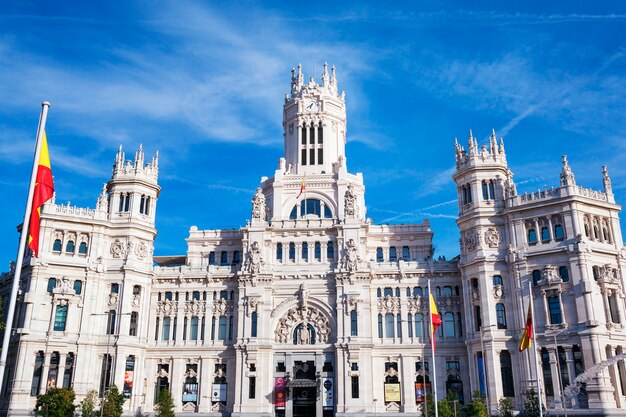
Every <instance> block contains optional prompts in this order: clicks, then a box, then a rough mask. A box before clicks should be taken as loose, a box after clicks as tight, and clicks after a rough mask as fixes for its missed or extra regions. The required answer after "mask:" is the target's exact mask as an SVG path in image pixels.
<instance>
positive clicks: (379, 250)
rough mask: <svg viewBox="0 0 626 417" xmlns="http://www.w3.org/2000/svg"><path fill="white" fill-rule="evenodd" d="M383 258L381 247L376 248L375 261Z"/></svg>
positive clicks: (381, 260)
mask: <svg viewBox="0 0 626 417" xmlns="http://www.w3.org/2000/svg"><path fill="white" fill-rule="evenodd" d="M384 260H385V258H383V248H380V247H379V248H376V262H383V261H384Z"/></svg>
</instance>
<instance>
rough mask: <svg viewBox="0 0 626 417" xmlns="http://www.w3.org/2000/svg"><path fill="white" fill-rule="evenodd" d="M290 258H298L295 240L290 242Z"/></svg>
mask: <svg viewBox="0 0 626 417" xmlns="http://www.w3.org/2000/svg"><path fill="white" fill-rule="evenodd" d="M289 260H290V261H295V260H296V244H295V243H293V242H291V243H289Z"/></svg>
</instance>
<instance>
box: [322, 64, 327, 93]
mask: <svg viewBox="0 0 626 417" xmlns="http://www.w3.org/2000/svg"><path fill="white" fill-rule="evenodd" d="M322 86H323V87H327V86H328V62H326V61H324V69H323V70H322Z"/></svg>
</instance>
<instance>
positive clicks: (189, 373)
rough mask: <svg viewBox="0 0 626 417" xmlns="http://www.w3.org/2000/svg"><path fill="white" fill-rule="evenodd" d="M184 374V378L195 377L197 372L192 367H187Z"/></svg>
mask: <svg viewBox="0 0 626 417" xmlns="http://www.w3.org/2000/svg"><path fill="white" fill-rule="evenodd" d="M184 376H185V378H197V377H198V373H197V372H196V371H195V370H194V369H193V368H192V367H189V368H187V372H185V375H184Z"/></svg>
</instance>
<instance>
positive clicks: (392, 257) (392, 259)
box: [389, 246, 398, 262]
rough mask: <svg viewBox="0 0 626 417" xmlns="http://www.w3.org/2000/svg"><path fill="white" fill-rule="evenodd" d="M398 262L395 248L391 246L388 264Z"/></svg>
mask: <svg viewBox="0 0 626 417" xmlns="http://www.w3.org/2000/svg"><path fill="white" fill-rule="evenodd" d="M397 261H398V256H397V254H396V248H395V246H392V247H390V248H389V262H397Z"/></svg>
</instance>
